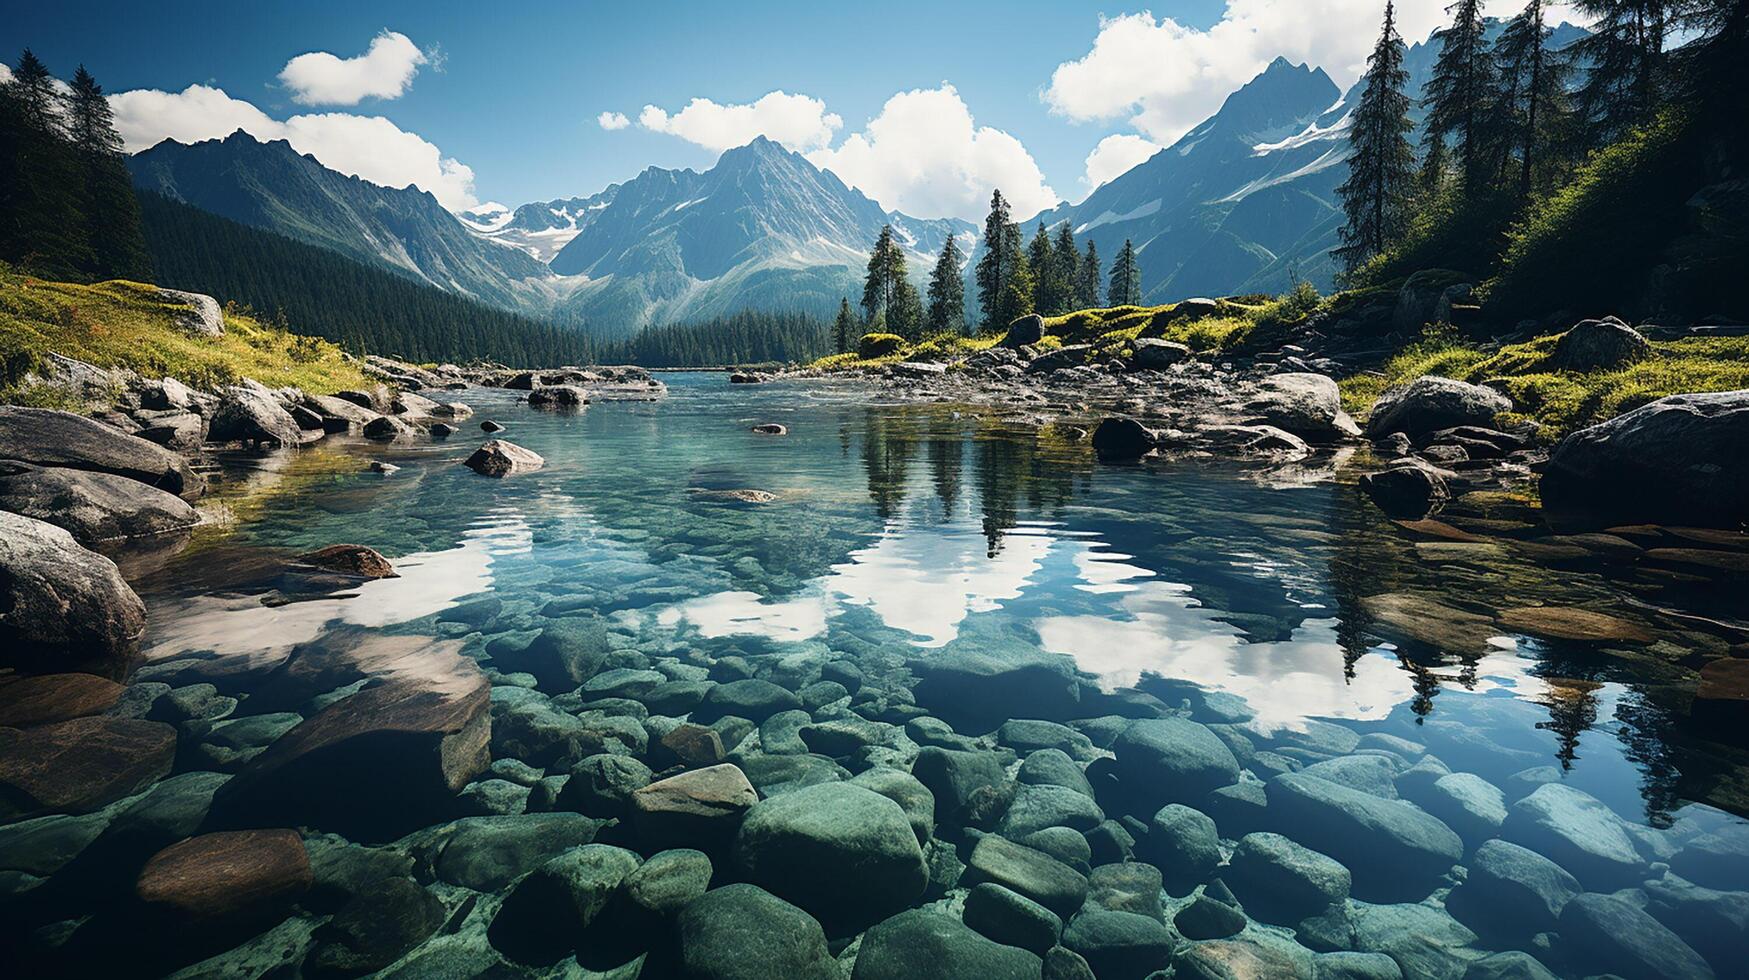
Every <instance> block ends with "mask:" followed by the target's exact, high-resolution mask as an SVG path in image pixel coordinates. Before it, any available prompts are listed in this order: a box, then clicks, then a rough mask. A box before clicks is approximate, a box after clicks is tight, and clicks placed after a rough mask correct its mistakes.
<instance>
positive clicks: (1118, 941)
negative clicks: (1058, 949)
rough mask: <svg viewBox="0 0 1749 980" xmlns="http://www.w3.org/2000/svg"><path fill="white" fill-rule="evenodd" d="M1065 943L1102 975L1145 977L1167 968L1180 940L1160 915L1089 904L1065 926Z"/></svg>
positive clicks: (1095, 971)
mask: <svg viewBox="0 0 1749 980" xmlns="http://www.w3.org/2000/svg"><path fill="white" fill-rule="evenodd" d="M1063 945H1064V946H1066V947H1068V948H1069V949H1072V950H1074V951H1075V952H1077V953H1080V954H1081V956H1082V957H1083V958H1085V959H1086V960H1087V965H1088V966H1091V967H1092V968H1093V973H1094V975H1095V976H1098V977H1145V976H1147V975H1148V974H1150V973H1152V972H1154V971H1155V970H1161V969H1165V967H1166V966H1167V964H1168V963H1170V962H1171V960H1172V953H1173V951H1174V950H1175V949H1176V948H1177V945H1178V943H1177V940H1176V938H1174V936H1173V935H1172V930H1170V929H1168V928H1167V927H1166V926H1165V925H1164V924H1163V923H1161V922H1160V921H1159V920H1158V919H1155V918H1151V917H1149V916H1146V915H1137V914H1135V913H1134V912H1113V911H1111V910H1109V909H1103V908H1099V907H1097V906H1089V907H1087V908H1084V909H1082V910H1081V911H1080V912H1079V913H1077V914H1076V915H1075V917H1074V918H1073V919H1070V920H1069V924H1068V926H1067V927H1065V928H1064V929H1063Z"/></svg>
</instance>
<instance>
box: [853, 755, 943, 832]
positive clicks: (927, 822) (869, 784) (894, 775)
mask: <svg viewBox="0 0 1749 980" xmlns="http://www.w3.org/2000/svg"><path fill="white" fill-rule="evenodd" d="M850 782H851V783H852V784H853V785H856V786H861V787H863V788H864V789H870V790H873V791H875V792H876V793H879V794H881V795H882V796H884V797H886V798H887V799H889V800H892V801H893V802H894V803H897V804H899V809H901V810H903V811H905V819H906V820H908V821H910V823H911V831H912V833H914V834H916V835H917V840H918V841H919V842H922V841H925V840H928V839H929V836H930V835H931V834H932V833H933V832H934V828H935V794H934V793H931V792H929V787H927V786H924V785H923V783H922V782H920V781H919V780H918V779H917V777H915V776H913V775H911V774H910V773H908V772H905V771H904V770H903V769H893V768H891V767H889V766H875V767H874V768H872V769H867V770H865V771H863V772H860V773H857V774H856V775H855V776H853V777H851V779H850Z"/></svg>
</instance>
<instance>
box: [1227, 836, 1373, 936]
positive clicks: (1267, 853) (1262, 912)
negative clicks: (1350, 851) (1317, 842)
mask: <svg viewBox="0 0 1749 980" xmlns="http://www.w3.org/2000/svg"><path fill="white" fill-rule="evenodd" d="M1221 881H1223V882H1225V883H1226V884H1227V886H1228V887H1229V888H1231V889H1232V890H1233V894H1234V895H1236V896H1237V897H1238V899H1239V901H1240V902H1243V903H1244V906H1245V911H1246V913H1247V914H1249V915H1251V916H1253V917H1255V918H1259V919H1263V920H1264V921H1267V922H1275V923H1280V924H1282V925H1293V924H1294V923H1296V922H1298V921H1300V920H1301V919H1304V918H1307V917H1309V916H1314V915H1317V914H1319V913H1320V912H1322V911H1324V910H1325V909H1326V908H1329V907H1330V906H1332V905H1337V904H1340V903H1342V902H1344V901H1347V899H1348V892H1349V889H1350V888H1351V887H1352V884H1353V879H1352V877H1351V876H1350V875H1349V872H1348V869H1347V868H1345V867H1343V866H1342V865H1341V863H1339V862H1337V861H1336V860H1334V859H1333V858H1329V857H1326V856H1325V855H1323V854H1319V853H1318V852H1317V851H1314V850H1312V849H1310V848H1307V847H1304V846H1302V845H1300V844H1296V843H1294V842H1293V841H1291V840H1289V839H1288V838H1286V837H1283V836H1281V835H1280V834H1269V833H1257V834H1246V835H1245V836H1244V837H1243V838H1242V839H1240V841H1239V846H1238V847H1235V848H1234V849H1233V856H1232V857H1231V858H1229V859H1228V866H1227V867H1226V868H1225V869H1223V870H1222V871H1221Z"/></svg>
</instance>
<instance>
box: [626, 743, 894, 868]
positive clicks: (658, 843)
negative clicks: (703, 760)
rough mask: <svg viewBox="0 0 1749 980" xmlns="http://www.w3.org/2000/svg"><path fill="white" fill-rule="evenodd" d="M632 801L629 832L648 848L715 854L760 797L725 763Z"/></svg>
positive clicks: (661, 784) (660, 784) (642, 791)
mask: <svg viewBox="0 0 1749 980" xmlns="http://www.w3.org/2000/svg"><path fill="white" fill-rule="evenodd" d="M631 801H632V826H633V827H634V828H635V829H636V830H637V833H638V839H639V840H640V841H642V842H643V843H644V844H645V845H646V846H648V847H650V848H653V849H656V850H666V849H669V848H673V847H688V846H691V847H698V848H700V849H703V850H705V851H715V850H717V849H719V848H721V847H723V846H725V845H727V844H728V843H729V840H730V838H732V837H733V836H734V835H735V832H736V830H737V829H738V828H739V827H740V826H741V822H742V817H743V816H744V815H745V814H746V813H747V811H748V810H749V809H751V808H752V806H753V805H754V804H755V803H757V802H758V801H759V794H758V793H757V792H755V791H754V789H753V785H752V784H751V783H749V782H748V781H747V777H746V775H745V774H743V773H742V772H741V770H740V768H739V767H737V766H735V765H733V764H729V763H725V764H723V765H720V766H710V767H707V768H704V769H694V770H690V771H688V772H683V773H680V774H679V775H676V776H670V777H668V778H667V779H661V780H657V781H656V782H653V783H650V784H649V785H647V786H644V787H641V788H639V789H637V790H635V791H634V792H633V793H632V794H631ZM912 843H913V844H915V843H916V841H915V839H913V840H912Z"/></svg>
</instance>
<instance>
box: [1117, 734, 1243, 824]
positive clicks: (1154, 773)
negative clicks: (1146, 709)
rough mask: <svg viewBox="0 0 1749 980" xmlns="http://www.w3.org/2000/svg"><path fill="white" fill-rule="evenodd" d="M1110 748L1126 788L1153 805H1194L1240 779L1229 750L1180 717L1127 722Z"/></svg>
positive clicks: (1217, 740) (1214, 738)
mask: <svg viewBox="0 0 1749 980" xmlns="http://www.w3.org/2000/svg"><path fill="white" fill-rule="evenodd" d="M1111 749H1112V751H1113V752H1115V753H1116V754H1117V776H1118V780H1119V781H1120V782H1121V783H1122V784H1123V787H1124V790H1125V792H1127V793H1133V794H1136V795H1137V796H1138V797H1139V798H1143V799H1146V800H1148V801H1149V802H1151V803H1153V804H1154V805H1155V806H1159V805H1162V804H1166V803H1194V802H1197V801H1200V800H1201V799H1202V798H1203V797H1204V796H1206V795H1208V793H1209V792H1210V791H1212V790H1215V789H1218V788H1220V787H1222V786H1227V785H1230V784H1232V783H1235V782H1238V780H1239V761H1238V760H1237V759H1235V758H1233V750H1232V749H1229V748H1228V747H1227V744H1226V743H1225V742H1223V741H1221V739H1220V737H1219V736H1217V735H1216V734H1215V733H1214V732H1212V731H1210V730H1209V729H1208V727H1207V726H1204V725H1200V724H1197V723H1196V722H1194V721H1189V720H1187V719H1184V718H1145V719H1142V720H1140V721H1134V722H1131V723H1130V724H1129V726H1128V727H1127V728H1125V729H1124V730H1123V732H1122V733H1120V734H1119V735H1118V737H1117V739H1116V740H1115V741H1113V742H1112V744H1111ZM1143 812H1146V811H1143Z"/></svg>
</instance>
